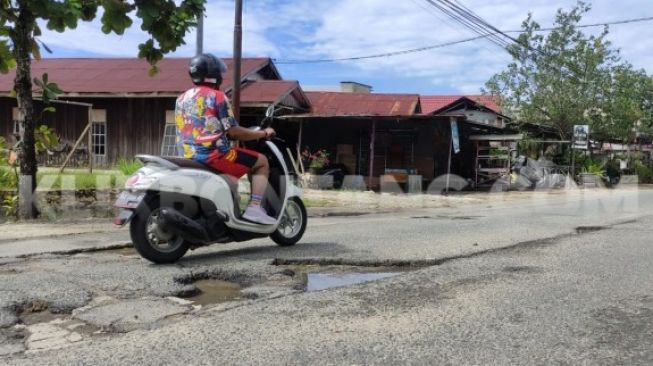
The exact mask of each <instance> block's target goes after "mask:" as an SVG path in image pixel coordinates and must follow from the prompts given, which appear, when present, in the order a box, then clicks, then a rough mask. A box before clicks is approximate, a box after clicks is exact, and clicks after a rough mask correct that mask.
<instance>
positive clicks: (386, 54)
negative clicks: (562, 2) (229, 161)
mask: <svg viewBox="0 0 653 366" xmlns="http://www.w3.org/2000/svg"><path fill="white" fill-rule="evenodd" d="M650 21H653V16H651V17H643V18H634V19H624V20H616V21H612V22H605V23H593V24H580V25H576V28H593V27H601V26H603V27H604V26H609V25H621V24H631V23H640V22H650ZM557 29H560V28H559V27H551V28H540V29H538V30H536V32H548V31H553V30H557ZM522 32H523V30H504V31H502V33H522ZM497 34H499V33H494V34H492V35H497ZM489 36H490V35H488V34H484V35H479V36H476V37H471V38H465V39H461V40H457V41H452V42H446V43H440V44H435V45H430V46H424V47H418V48H411V49H406V50H400V51H392V52H384V53H378V54H371V55H364V56H354V57H342V58H324V59H312V60H311V59H308V60H306V59H304V60H302V59H296V60H293V59H288V60H283V59H275V60H274V62H275V63H277V64H287V65H288V64H316V63H329V62H339V61H358V60H366V59H374V58H383V57H392V56H399V55H405V54H410V53H416V52H424V51H428V50H432V49H437V48H443V47H448V46H453V45H457V44H461V43H467V42H472V41H476V40H479V39H483V38H487V37H489Z"/></svg>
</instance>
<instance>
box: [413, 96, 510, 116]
mask: <svg viewBox="0 0 653 366" xmlns="http://www.w3.org/2000/svg"><path fill="white" fill-rule="evenodd" d="M465 98H467V99H469V100H471V101H473V102H475V103H478V104H481V105H483V106H484V107H485V108H487V109H489V110H491V111H492V112H495V113H501V107H500V106H499V102H498V100H497V98H496V97H494V96H491V95H422V96H421V97H420V102H421V105H422V113H424V114H432V113H437V112H440V111H442V110H445V109H446V108H447V107H449V106H452V105H453V104H456V103H457V102H459V101H461V100H464V99H465Z"/></svg>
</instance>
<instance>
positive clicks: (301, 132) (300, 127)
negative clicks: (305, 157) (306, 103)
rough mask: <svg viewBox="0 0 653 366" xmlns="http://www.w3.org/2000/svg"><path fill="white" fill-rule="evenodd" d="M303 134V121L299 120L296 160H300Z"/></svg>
mask: <svg viewBox="0 0 653 366" xmlns="http://www.w3.org/2000/svg"><path fill="white" fill-rule="evenodd" d="M303 134H304V120H303V119H300V120H299V134H298V136H297V160H298V161H301V160H302V135H303Z"/></svg>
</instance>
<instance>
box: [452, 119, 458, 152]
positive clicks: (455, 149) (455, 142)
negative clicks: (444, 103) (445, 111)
mask: <svg viewBox="0 0 653 366" xmlns="http://www.w3.org/2000/svg"><path fill="white" fill-rule="evenodd" d="M451 143H452V145H453V152H454V154H458V153H459V152H460V139H459V137H458V123H457V122H456V120H455V119H453V118H452V119H451Z"/></svg>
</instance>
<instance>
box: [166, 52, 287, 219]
mask: <svg viewBox="0 0 653 366" xmlns="http://www.w3.org/2000/svg"><path fill="white" fill-rule="evenodd" d="M226 71H227V66H226V65H225V64H224V62H223V61H222V60H220V59H219V58H217V57H215V56H213V55H211V54H202V55H199V56H195V57H193V58H192V59H191V60H190V64H189V74H190V78H191V79H192V81H193V84H195V87H193V88H191V89H189V90H187V91H186V92H185V93H183V94H181V95H180V96H179V97H178V98H177V103H176V106H175V123H176V124H177V147H178V150H179V152H180V154H181V153H183V156H184V157H185V158H187V159H193V160H195V161H198V162H200V163H203V164H205V165H207V166H209V167H211V168H213V169H215V170H218V171H220V172H223V173H225V174H229V175H231V176H233V177H234V178H235V179H239V178H240V177H242V176H243V175H245V174H247V173H253V174H252V194H251V198H250V201H249V204H248V205H247V209H246V210H245V213H244V214H243V218H244V219H246V220H249V221H253V222H256V223H260V224H266V225H272V224H274V223H275V222H276V219H274V218H272V217H270V216H268V215H267V213H266V212H265V210H263V208H262V207H261V200H262V199H263V194H264V193H265V189H266V186H267V183H268V174H269V164H268V160H267V158H266V157H265V156H264V155H261V154H259V153H258V152H255V151H251V150H247V149H242V148H234V147H232V146H231V140H239V141H252V140H258V139H264V138H265V139H267V138H270V137H272V136H274V135H275V131H274V130H273V129H272V128H266V129H264V130H258V131H255V130H250V129H247V128H244V127H241V126H239V125H238V122H237V121H236V120H235V118H234V115H233V112H232V110H231V105H230V103H229V100H228V99H227V96H226V95H225V93H224V92H222V91H220V84H221V83H222V75H223V74H224V73H225V72H226Z"/></svg>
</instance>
